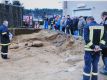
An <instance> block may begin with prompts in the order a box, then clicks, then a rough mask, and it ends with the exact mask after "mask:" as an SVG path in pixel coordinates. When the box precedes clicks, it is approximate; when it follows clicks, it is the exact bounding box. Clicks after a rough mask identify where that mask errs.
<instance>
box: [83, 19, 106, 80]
mask: <svg viewBox="0 0 107 80" xmlns="http://www.w3.org/2000/svg"><path fill="white" fill-rule="evenodd" d="M104 33H105V32H104V27H103V26H100V25H98V24H97V23H96V22H95V21H94V18H93V17H88V18H87V25H86V26H85V27H84V40H85V55H84V64H85V65H84V71H83V80H98V62H99V58H100V52H101V48H102V46H104V45H105V39H104Z"/></svg>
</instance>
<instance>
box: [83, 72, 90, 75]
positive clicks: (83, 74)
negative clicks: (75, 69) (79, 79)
mask: <svg viewBox="0 0 107 80" xmlns="http://www.w3.org/2000/svg"><path fill="white" fill-rule="evenodd" d="M83 75H85V76H91V74H88V73H85V72H83Z"/></svg>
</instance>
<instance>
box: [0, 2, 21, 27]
mask: <svg viewBox="0 0 107 80" xmlns="http://www.w3.org/2000/svg"><path fill="white" fill-rule="evenodd" d="M3 20H8V21H9V26H10V27H21V26H22V25H23V7H20V6H16V5H11V4H1V3H0V24H1V23H2V22H3Z"/></svg>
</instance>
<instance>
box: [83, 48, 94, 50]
mask: <svg viewBox="0 0 107 80" xmlns="http://www.w3.org/2000/svg"><path fill="white" fill-rule="evenodd" d="M84 50H85V51H94V50H93V49H90V48H85V49H84Z"/></svg>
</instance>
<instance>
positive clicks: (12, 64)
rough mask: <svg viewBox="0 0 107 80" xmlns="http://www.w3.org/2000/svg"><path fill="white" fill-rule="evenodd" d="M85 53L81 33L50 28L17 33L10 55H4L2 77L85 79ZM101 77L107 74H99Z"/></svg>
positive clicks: (11, 79)
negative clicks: (7, 57) (75, 33)
mask: <svg viewBox="0 0 107 80" xmlns="http://www.w3.org/2000/svg"><path fill="white" fill-rule="evenodd" d="M83 55H84V41H83V39H82V38H81V37H75V38H74V37H73V36H72V37H70V38H69V37H67V35H65V34H64V33H62V32H58V31H49V30H41V31H39V32H38V33H32V34H27V35H26V34H24V35H19V36H15V37H14V39H13V41H12V45H10V47H9V58H10V59H9V60H3V59H1V58H0V80H82V71H83V65H84V61H83ZM102 65H103V64H102V60H100V63H99V68H101V67H102ZM99 80H107V76H104V75H101V74H99Z"/></svg>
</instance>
